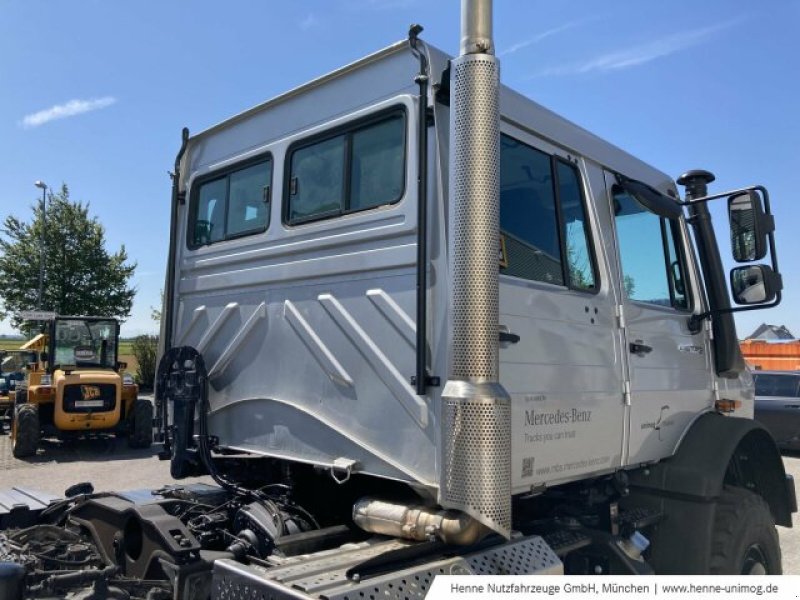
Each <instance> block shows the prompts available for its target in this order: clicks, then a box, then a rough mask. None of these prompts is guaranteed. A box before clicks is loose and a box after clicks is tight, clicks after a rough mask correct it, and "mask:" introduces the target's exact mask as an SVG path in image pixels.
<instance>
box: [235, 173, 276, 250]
mask: <svg viewBox="0 0 800 600" xmlns="http://www.w3.org/2000/svg"><path fill="white" fill-rule="evenodd" d="M271 171H272V164H271V163H268V164H267V165H266V168H265V165H263V164H259V165H253V166H252V167H248V168H246V169H242V170H241V171H236V172H235V173H231V175H230V190H229V198H228V229H227V235H228V237H230V236H235V235H240V234H242V233H246V232H248V231H256V230H263V229H266V227H267V225H268V224H269V206H270V204H269V182H270V179H271V178H272V172H271Z"/></svg>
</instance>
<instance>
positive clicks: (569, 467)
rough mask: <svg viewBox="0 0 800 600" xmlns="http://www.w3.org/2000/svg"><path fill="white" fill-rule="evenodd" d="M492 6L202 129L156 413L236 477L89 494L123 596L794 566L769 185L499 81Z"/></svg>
mask: <svg viewBox="0 0 800 600" xmlns="http://www.w3.org/2000/svg"><path fill="white" fill-rule="evenodd" d="M463 6H464V17H463V19H462V36H461V55H460V56H458V57H455V58H454V57H451V56H449V55H448V54H446V53H444V52H442V51H440V50H437V49H436V48H433V47H431V46H429V45H427V44H425V43H423V42H422V40H420V39H419V37H418V34H419V32H420V28H418V27H413V28H412V29H411V30H410V32H409V37H408V39H407V40H403V41H401V42H399V43H396V44H394V45H392V46H389V47H387V48H385V49H383V50H381V51H379V52H376V53H375V54H372V55H370V56H367V57H365V58H363V59H361V60H359V61H357V62H355V63H353V64H350V65H347V66H344V67H342V68H341V69H338V70H336V71H334V72H332V73H329V74H327V75H324V76H322V77H320V78H319V79H317V80H314V81H312V82H309V83H308V84H305V85H303V86H300V87H298V88H296V89H294V90H291V91H289V92H287V93H285V94H283V95H281V96H278V97H276V98H273V99H272V100H269V101H267V102H265V103H264V104H261V105H259V106H256V107H254V108H252V109H250V110H247V111H245V112H243V113H241V114H239V115H237V116H234V117H232V118H230V119H228V120H226V121H224V122H222V123H220V124H219V125H216V126H214V127H211V128H210V129H208V130H206V131H202V132H199V133H197V134H195V135H193V136H189V133H188V130H184V135H183V144H182V147H181V149H180V151H179V154H178V157H177V160H176V163H175V172H174V179H173V184H174V187H173V196H172V204H171V213H172V218H171V232H170V251H169V256H168V262H167V276H166V281H165V287H164V307H163V312H162V320H161V327H162V330H161V337H160V342H161V344H162V352H161V354H162V358H161V361H160V363H159V368H158V374H157V377H156V399H157V404H158V411H157V413H158V414H157V418H156V421H157V425H158V429H159V439H160V440H161V441H162V442H163V452H162V453H161V454H160V456H161V457H162V458H164V459H165V460H169V461H170V467H171V473H172V475H173V477H175V478H177V479H181V478H184V477H186V476H190V475H193V474H201V473H208V474H209V475H210V476H211V477H212V478H213V479H214V481H215V482H216V483H217V484H218V486H214V487H211V488H209V487H207V486H202V487H198V486H196V485H185V486H180V487H174V486H166V487H163V488H160V489H159V490H155V491H152V492H149V491H148V492H147V493H145V494H136V493H131V494H115V495H114V496H113V497H109V495H107V494H97V495H94V496H91V495H77V496H75V497H73V498H71V499H68V500H66V501H65V502H64V503H63V504H62V505H60V507H65V508H63V512H61V513H60V514H61V515H63V518H62V519H61V521H60V523H61V524H63V525H64V528H65V529H67V530H69V533H70V534H75V533H77V534H79V535H81V536H82V538H81V539H82V540H83V541H84V542H85V543H86V545H87V546H89V545H91V547H92V548H93V549H96V550H97V552H96V558H95V559H94V560H93V563H92V564H93V565H96V567H97V568H96V569H95V570H94V571H93V576H94V577H95V579H94V582H95V583H94V584H92V585H94V586H95V590H98V589H103V588H102V585H106V586H108V587H107V589H109V590H110V589H112V588H111V586H115V587H116V586H124V587H125V589H127V590H132V593H131V597H134V593H133V588H134V586H136V587H137V590H138V592H139V596H138V597H142V598H143V597H145V596H147V597H159V595H163V596H166V597H172V598H190V597H191V598H195V597H196V598H204V597H208V596H210V597H211V598H212V599H224V598H275V599H278V598H280V599H284V598H295V599H297V598H304V599H306V600H308V599H311V598H324V599H326V600H334V599H338V600H345V599H347V598H349V599H353V598H378V597H380V598H423V597H424V596H425V595H426V594H427V592H428V591H429V589H430V586H431V584H432V581H433V579H434V577H435V576H437V575H439V574H496V575H499V574H502V575H521V574H550V573H566V574H600V573H604V574H606V573H608V574H652V573H653V572H655V573H659V574H690V573H707V574H759V573H760V574H764V573H767V574H778V573H780V572H781V559H780V547H779V545H778V536H777V532H776V528H775V525H776V524H777V525H782V526H786V527H790V526H791V524H792V520H791V519H792V513H793V512H795V511H796V500H795V493H794V487H793V483H792V480H791V479H790V478H787V476H786V473H785V471H784V467H783V464H782V462H781V456H780V454H779V453H778V450H777V448H776V446H775V442H774V440H773V439H772V438H771V437H770V435H769V433H768V432H767V431H766V430H765V429H764V428H763V427H762V426H761V425H759V424H758V423H757V422H755V421H754V420H753V419H752V416H753V383H752V377H751V376H750V374H749V372H748V371H747V370H746V368H745V365H744V362H743V361H742V358H741V355H740V353H739V349H738V344H737V340H736V330H735V326H734V322H733V318H732V315H731V312H732V311H733V310H742V309H752V308H765V307H767V306H774V305H775V304H776V303H777V302H779V301H780V287H781V286H780V278H779V275H778V269H777V264H776V253H775V247H774V241H773V234H772V231H773V229H774V222H773V221H772V217H771V216H770V212H771V211H770V205H769V197H768V194H767V192H766V190H765V189H764V188H763V187H759V186H754V187H747V188H743V189H738V190H732V191H729V192H724V193H721V194H713V193H711V194H709V191H708V185H709V184H710V183H711V182H712V181H713V175H711V174H710V173H708V172H705V171H690V172H688V173H686V174H685V175H683V176H681V177H680V178H679V179H678V181H674V180H673V178H672V177H670V176H669V175H667V174H665V173H663V172H661V171H659V170H657V169H655V168H654V167H652V166H650V165H648V164H646V163H644V162H643V161H641V160H639V159H637V158H636V157H634V156H632V155H630V154H628V153H626V152H624V151H623V150H621V149H619V148H617V147H615V146H614V145H612V144H610V143H608V142H606V141H604V140H602V139H600V138H598V137H596V136H594V135H592V134H591V133H589V132H587V131H585V130H583V129H581V128H580V127H578V126H576V125H575V124H573V123H570V122H569V121H567V120H566V119H563V118H561V117H559V116H558V115H556V114H555V113H553V112H551V111H549V110H547V109H546V108H544V107H542V106H540V105H539V104H536V103H535V102H533V101H531V100H529V99H527V98H525V97H523V96H521V95H520V94H518V93H516V92H514V91H513V90H511V89H509V88H507V87H504V86H502V85H500V82H499V61H498V59H497V58H496V57H495V56H494V54H493V47H492V34H491V3H490V2H486V1H485V0H465V1H464V3H463ZM676 183H677V184H678V185H680V186H682V187H684V189H685V191H684V192H683V194H681V192H680V191H679V189H678V185H676ZM717 199H721V201H722V202H725V201H726V200H727V202H728V208H729V222H730V224H731V232H730V239H731V241H732V242H733V244H732V245H733V247H734V252H733V254H734V256H733V260H734V261H736V262H741V263H742V265H741V266H738V267H736V268H735V269H734V270H733V271H732V273H731V274H730V280H731V283H730V286H729V285H728V283H727V282H728V279H729V276H728V274H727V273H725V272H724V271H723V267H722V260H721V257H720V250H719V247H720V246H719V244H718V243H717V240H716V237H715V234H714V231H713V229H712V227H711V221H710V219H711V217H710V214H709V209H708V208H707V206H708V202H713V201H715V200H717ZM725 237H728V234H727V233H726V236H725ZM767 257H769V258H768V260H767ZM762 260H764V262H765V264H759V263H758V262H757V261H762ZM767 262H769V263H770V264H766V263H767ZM734 302H735V303H738V304H741V306H739V307H734V306H733V303H734ZM142 498H145V499H144V500H143V499H142ZM58 510H61V508H59V509H58ZM54 512H55V510H50V511H48V513H47V514H46V515H45V516H46V517H49V518H51V519H52V515H53V513H54ZM41 521H42V522H47V523H52V522H54V521H53V520H50V521H45V519H44V518H43V519H41ZM23 535H28V532H27V531H25V530H23V532H19V531H18V532H11V533H8V534H6V537H7V538H8V539H9V540H10V541H12V542H14V541H15V540H18V539H20V536H23ZM66 539H68V538H67V536H66V535H65V536H64V540H66ZM69 539H70V540H73V539H74V538H69ZM0 542H2V536H0ZM70 543H71V542H66V541H65V542H63V543H62V547H63V548H64V550H63V552H65V553H66V552H69V544H70ZM15 560H18V561H19V559H18V558H17V559H15ZM45 567H46V565H42V564H38V565H34V566H30V565H29V566H27V567H26V569H25V570H23V571H22V573H23V575H25V576H26V577H27V578H28V579H27V581H28V582H29V584H30V583H31V582H39V581H41V582H43V583H42V585H45V581H53V582H54V583H53V584H51V585H52V589H53V591H54V592H60V593H62V594H63V595H66V594H67V592H70V593H76V594H77V593H86V594H88V593H89V591H88V590H87V589H86V588H87V587H88V586H89V584H87V583H83V582H86V581H88V579H81V577H84V575H85V574H84V573H78V574H67V575H65V576H64V577H63V578H61V579H56V578H51V579H50V580H46V578H47V577H49V576H50V573H49V572H48V571H47V570H46V568H45ZM37 569H38V570H37ZM65 569H66V568H65ZM18 571H19V570H18ZM62 581H63V582H64V583H63V584H62V583H60V582H62ZM78 581H80V582H82V583H75V582H78ZM56 584H58V585H59V586H60V587H58V586H57V585H56ZM101 584H102V585H101ZM56 588H58V589H56ZM78 588H80V589H78ZM145 591H146V593H145ZM95 593H96V594H97V595H98V596H99V595H100V592H99V591H95ZM54 595H55V593H54Z"/></svg>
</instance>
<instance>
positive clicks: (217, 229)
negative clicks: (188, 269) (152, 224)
mask: <svg viewBox="0 0 800 600" xmlns="http://www.w3.org/2000/svg"><path fill="white" fill-rule="evenodd" d="M271 181H272V157H271V156H269V155H267V156H261V157H259V158H257V159H252V160H248V161H246V162H244V163H239V164H237V165H234V166H231V167H228V168H226V169H224V170H221V171H217V172H215V173H212V174H210V175H207V176H204V177H202V178H200V179H198V180H197V181H196V182H195V183H194V184H193V185H192V193H191V198H190V201H189V229H188V232H187V236H186V239H187V245H188V247H189V248H190V249H195V248H199V247H201V246H207V245H209V244H215V243H217V242H222V241H225V240H230V239H235V238H239V237H242V236H247V235H254V234H257V233H262V232H264V231H266V230H267V228H268V227H269V220H270V206H271V190H270V182H271Z"/></svg>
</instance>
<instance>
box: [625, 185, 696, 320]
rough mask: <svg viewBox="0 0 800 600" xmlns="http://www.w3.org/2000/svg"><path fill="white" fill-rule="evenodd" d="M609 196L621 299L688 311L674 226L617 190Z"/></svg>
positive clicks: (685, 285)
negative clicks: (616, 242) (616, 243)
mask: <svg viewBox="0 0 800 600" xmlns="http://www.w3.org/2000/svg"><path fill="white" fill-rule="evenodd" d="M613 195H614V214H615V223H616V229H617V239H618V242H619V252H620V260H621V262H622V273H623V288H624V290H625V295H626V296H627V297H628V298H629V299H630V300H636V301H638V302H647V303H650V304H657V305H659V306H672V307H674V308H678V309H681V310H688V309H689V307H690V304H689V291H688V282H687V279H686V268H685V263H684V260H683V255H682V253H681V252H680V251H679V248H681V245H680V240H681V237H680V227H679V224H678V222H677V221H674V220H672V219H667V218H665V217H659V216H658V215H656V214H655V213H652V212H650V211H649V210H647V209H646V208H645V207H644V205H642V204H641V203H640V202H639V201H638V200H637V199H636V197H635V196H632V195H631V194H630V193H628V192H627V191H623V190H622V189H621V188H619V187H617V186H614V190H613Z"/></svg>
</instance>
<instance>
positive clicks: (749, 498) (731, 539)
mask: <svg viewBox="0 0 800 600" xmlns="http://www.w3.org/2000/svg"><path fill="white" fill-rule="evenodd" d="M782 572H783V569H782V567H781V547H780V544H779V542H778V532H777V530H776V529H775V522H774V521H773V520H772V515H771V514H770V511H769V506H768V505H767V503H766V502H765V501H764V499H763V498H762V497H761V496H759V495H758V494H756V493H754V492H751V491H750V490H746V489H744V488H739V487H733V486H727V485H726V486H725V487H724V489H723V491H722V495H721V496H720V498H719V500H718V501H717V509H716V514H715V517H714V531H713V533H712V541H711V561H710V563H709V573H710V574H711V575H780V574H781V573H782Z"/></svg>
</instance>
